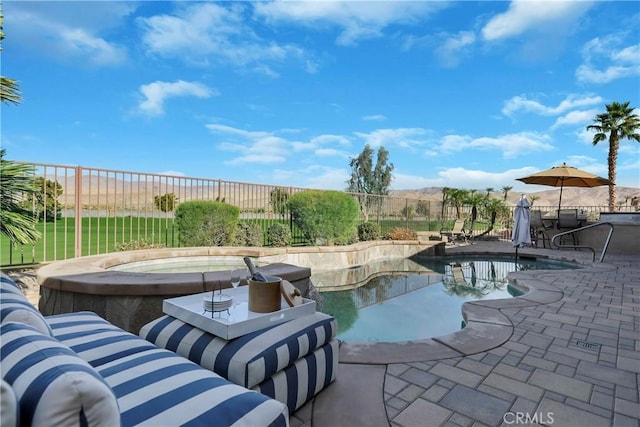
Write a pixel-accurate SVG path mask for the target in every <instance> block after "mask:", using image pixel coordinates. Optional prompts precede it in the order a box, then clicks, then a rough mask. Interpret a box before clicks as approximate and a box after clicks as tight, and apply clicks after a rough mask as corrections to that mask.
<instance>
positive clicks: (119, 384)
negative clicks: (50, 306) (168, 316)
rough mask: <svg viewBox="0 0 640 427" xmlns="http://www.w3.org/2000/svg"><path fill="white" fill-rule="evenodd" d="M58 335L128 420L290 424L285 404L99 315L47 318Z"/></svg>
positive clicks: (134, 422) (152, 423) (144, 422)
mask: <svg viewBox="0 0 640 427" xmlns="http://www.w3.org/2000/svg"><path fill="white" fill-rule="evenodd" d="M47 321H49V323H50V324H51V326H52V328H53V331H54V334H55V336H56V337H57V338H58V339H59V340H61V341H62V342H64V343H65V344H66V345H68V346H69V347H71V348H72V349H73V350H74V351H75V352H76V353H77V354H78V355H79V356H80V357H82V358H83V359H85V360H87V361H88V362H89V363H90V364H91V365H92V366H94V367H95V368H96V370H97V371H98V372H99V373H100V375H102V377H103V378H104V379H105V381H106V382H107V383H108V384H109V385H110V386H111V388H112V389H113V391H114V393H115V395H116V397H117V399H118V404H119V405H120V410H121V412H122V424H123V425H125V426H131V425H148V426H163V425H172V426H173V425H184V424H189V425H203V426H204V425H220V426H256V425H265V426H267V425H268V426H271V425H272V426H287V425H288V423H289V417H288V411H287V408H286V406H285V405H283V404H282V403H280V402H278V401H276V400H273V399H269V398H268V397H266V396H264V395H262V394H260V393H257V392H255V391H251V390H247V389H246V388H243V387H240V386H238V385H235V384H232V383H230V382H229V381H227V380H225V379H224V378H221V377H220V376H219V375H216V374H215V373H213V372H210V371H207V370H205V369H202V368H201V367H199V366H198V365H196V364H195V363H193V362H190V361H189V360H187V359H185V358H183V357H180V356H178V355H176V354H175V353H173V352H170V351H167V350H163V349H159V348H158V347H156V346H154V345H153V344H151V343H149V342H148V341H145V340H143V339H140V338H139V337H137V336H135V335H132V334H130V333H128V332H125V331H123V330H121V329H119V328H117V327H115V326H113V325H111V324H110V323H108V322H106V321H104V320H103V319H101V318H99V317H98V316H97V315H95V314H93V313H86V312H85V313H72V314H63V315H56V316H50V317H47Z"/></svg>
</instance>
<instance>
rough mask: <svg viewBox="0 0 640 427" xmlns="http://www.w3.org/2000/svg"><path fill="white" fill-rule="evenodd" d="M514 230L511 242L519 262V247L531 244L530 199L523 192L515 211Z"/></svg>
mask: <svg viewBox="0 0 640 427" xmlns="http://www.w3.org/2000/svg"><path fill="white" fill-rule="evenodd" d="M513 220H514V223H513V232H512V233H511V242H512V243H513V246H515V248H516V262H518V248H519V247H522V246H524V245H530V244H531V231H530V229H529V227H530V220H531V218H530V215H529V201H528V200H527V197H526V196H525V195H524V194H523V195H522V197H521V198H520V200H519V201H518V203H517V204H516V208H515V209H514V211H513Z"/></svg>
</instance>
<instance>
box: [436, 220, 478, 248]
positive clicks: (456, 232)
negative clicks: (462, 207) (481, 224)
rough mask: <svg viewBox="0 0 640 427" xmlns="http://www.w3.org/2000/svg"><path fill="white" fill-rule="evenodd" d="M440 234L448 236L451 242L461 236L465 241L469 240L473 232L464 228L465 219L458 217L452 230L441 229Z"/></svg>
mask: <svg viewBox="0 0 640 427" xmlns="http://www.w3.org/2000/svg"><path fill="white" fill-rule="evenodd" d="M440 236H445V237H447V240H448V242H449V243H452V242H454V241H456V240H458V239H460V238H462V239H464V241H465V242H467V239H468V238H469V237H471V233H469V232H466V231H465V230H464V220H462V219H456V221H455V222H454V223H453V228H451V230H446V229H442V230H440Z"/></svg>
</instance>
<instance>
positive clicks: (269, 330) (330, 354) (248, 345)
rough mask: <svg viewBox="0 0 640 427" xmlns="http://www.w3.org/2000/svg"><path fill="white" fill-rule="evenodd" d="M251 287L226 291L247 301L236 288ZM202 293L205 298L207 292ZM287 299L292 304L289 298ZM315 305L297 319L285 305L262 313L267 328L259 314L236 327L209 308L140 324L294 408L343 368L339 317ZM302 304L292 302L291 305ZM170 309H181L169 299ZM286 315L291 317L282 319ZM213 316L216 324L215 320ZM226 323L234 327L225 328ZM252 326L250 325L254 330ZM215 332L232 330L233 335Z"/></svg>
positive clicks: (156, 338) (155, 337)
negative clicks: (260, 324) (218, 318)
mask: <svg viewBox="0 0 640 427" xmlns="http://www.w3.org/2000/svg"><path fill="white" fill-rule="evenodd" d="M247 289H248V286H240V287H239V288H237V289H234V290H225V292H228V293H230V294H233V295H234V300H236V299H238V301H246V295H245V299H244V300H242V299H240V298H237V295H236V294H237V293H240V292H244V293H245V294H246V293H247ZM194 297H198V296H195V295H194ZM199 298H200V300H201V299H202V296H200V297H199ZM283 304H284V305H285V306H286V304H287V303H286V302H283ZM247 306H248V305H247V304H246V303H244V302H242V303H241V304H240V305H239V307H236V308H235V309H240V310H242V309H244V310H245V311H248V308H247ZM314 307H315V305H314ZM314 307H313V308H312V310H313V312H312V314H307V313H306V312H302V315H301V316H299V317H294V318H292V319H290V317H289V316H290V315H291V313H290V312H285V308H283V309H281V310H280V311H276V312H272V313H267V314H261V316H259V317H260V318H262V319H263V321H265V322H266V323H265V325H266V327H263V328H262V329H260V328H258V327H256V325H257V324H258V323H256V319H255V318H249V319H248V320H246V321H241V322H240V323H243V324H242V325H239V326H240V327H235V326H238V325H234V324H233V323H234V322H231V323H230V324H229V323H226V322H215V316H214V317H213V319H212V317H211V314H210V313H207V312H204V313H200V314H197V313H196V312H192V313H182V315H181V316H180V317H182V319H178V318H176V317H174V316H172V315H165V316H162V317H160V318H159V319H156V320H154V321H152V322H150V323H148V324H147V325H144V326H143V327H142V328H141V329H140V336H141V337H142V338H144V339H146V340H148V341H150V342H152V343H153V344H155V345H157V346H159V347H162V348H166V349H168V350H171V351H174V352H176V353H177V354H179V355H182V356H184V357H187V358H188V359H190V360H191V361H193V362H195V363H197V364H199V365H200V366H202V367H203V368H206V369H209V370H211V371H213V372H215V373H217V374H218V375H221V376H222V377H224V378H226V379H228V380H229V381H231V382H233V383H236V384H238V385H241V386H243V387H246V388H249V389H252V390H256V391H259V392H261V393H263V394H265V395H267V396H269V397H271V398H274V399H276V400H278V401H280V402H282V403H285V404H286V405H287V406H288V408H289V411H290V413H293V412H294V411H295V410H296V409H298V408H300V407H301V406H302V405H304V404H305V403H306V402H307V401H309V400H310V399H311V398H313V397H314V396H315V395H316V394H318V393H319V392H320V391H321V390H322V389H324V388H325V387H326V386H327V385H329V384H330V383H331V382H333V381H334V380H335V378H336V373H337V369H338V340H337V339H335V336H336V333H337V323H336V320H335V318H333V317H332V316H329V315H326V314H324V313H320V312H315V308H314ZM299 308H300V307H291V310H296V309H299ZM168 311H170V312H171V313H173V314H175V315H180V314H179V313H180V312H179V311H176V310H175V304H172V305H171V306H169V305H167V309H165V312H168ZM194 315H196V318H194ZM197 316H199V318H198V317H197ZM223 316H226V314H223ZM229 316H232V317H233V316H235V313H233V312H231V314H229ZM250 317H251V316H250ZM269 319H272V320H271V322H272V323H269V322H270V320H269ZM283 319H285V320H286V319H290V320H286V321H284V323H277V322H280V321H281V320H283ZM212 322H213V323H214V324H215V325H211V326H210V325H209V324H210V323H212ZM218 323H220V324H218ZM274 323H277V324H275V325H274ZM224 324H226V325H227V326H228V328H221V325H222V326H224ZM196 325H197V326H196ZM246 328H249V329H248V331H249V332H247V331H246V330H245V329H246ZM205 329H209V330H208V331H207V330H205ZM230 331H233V332H230ZM237 331H241V332H240V333H238V332H237ZM215 334H219V335H225V336H227V335H228V336H230V338H229V339H225V338H223V337H221V336H217V335H215Z"/></svg>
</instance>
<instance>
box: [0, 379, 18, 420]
mask: <svg viewBox="0 0 640 427" xmlns="http://www.w3.org/2000/svg"><path fill="white" fill-rule="evenodd" d="M19 420H20V406H18V396H16V393H15V391H13V389H12V388H11V386H10V385H9V383H8V382H6V381H5V380H0V426H2V427H16V426H17V425H18V424H19Z"/></svg>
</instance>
